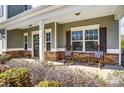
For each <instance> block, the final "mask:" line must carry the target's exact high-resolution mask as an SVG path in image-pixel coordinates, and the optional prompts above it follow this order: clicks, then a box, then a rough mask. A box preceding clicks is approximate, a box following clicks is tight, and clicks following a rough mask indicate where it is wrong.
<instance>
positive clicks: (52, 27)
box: [45, 23, 55, 48]
mask: <svg viewBox="0 0 124 93" xmlns="http://www.w3.org/2000/svg"><path fill="white" fill-rule="evenodd" d="M49 28H51V29H52V48H55V23H49V24H46V25H45V29H49Z"/></svg>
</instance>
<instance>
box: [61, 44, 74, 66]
mask: <svg viewBox="0 0 124 93" xmlns="http://www.w3.org/2000/svg"><path fill="white" fill-rule="evenodd" d="M63 60H64V64H65V63H67V62H71V61H72V60H73V54H72V49H71V46H65V53H64V58H63Z"/></svg>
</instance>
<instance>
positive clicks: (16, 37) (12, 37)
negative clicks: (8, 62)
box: [7, 29, 23, 48]
mask: <svg viewBox="0 0 124 93" xmlns="http://www.w3.org/2000/svg"><path fill="white" fill-rule="evenodd" d="M7 48H23V32H22V31H21V30H19V29H16V30H9V31H7Z"/></svg>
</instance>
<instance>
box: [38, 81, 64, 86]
mask: <svg viewBox="0 0 124 93" xmlns="http://www.w3.org/2000/svg"><path fill="white" fill-rule="evenodd" d="M62 86H63V84H62V83H60V82H57V81H41V82H40V83H39V84H38V87H62Z"/></svg>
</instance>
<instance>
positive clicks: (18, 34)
mask: <svg viewBox="0 0 124 93" xmlns="http://www.w3.org/2000/svg"><path fill="white" fill-rule="evenodd" d="M94 24H100V27H107V49H118V48H119V40H118V34H119V33H118V32H119V30H118V21H117V20H114V16H113V15H111V16H106V17H100V18H94V19H88V20H82V21H77V22H71V23H66V24H59V23H57V48H64V47H65V44H66V31H70V29H71V28H72V27H78V26H86V25H94ZM48 28H51V29H52V48H54V47H55V23H49V24H46V25H45V29H48ZM38 29H39V27H38V26H37V27H33V28H29V29H24V30H13V31H8V38H7V40H8V43H7V47H8V48H23V34H24V33H25V32H28V35H29V37H28V47H29V48H31V47H32V36H31V33H32V31H38Z"/></svg>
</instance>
